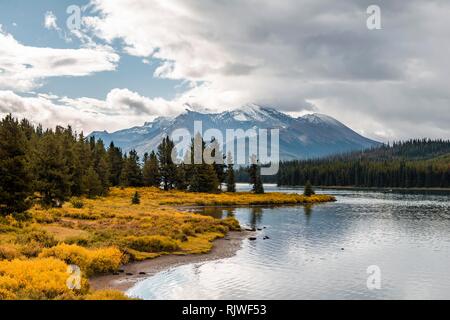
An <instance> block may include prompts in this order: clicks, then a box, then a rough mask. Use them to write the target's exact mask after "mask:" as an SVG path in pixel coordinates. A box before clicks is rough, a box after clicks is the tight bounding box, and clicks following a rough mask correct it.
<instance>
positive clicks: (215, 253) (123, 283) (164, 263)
mask: <svg viewBox="0 0 450 320" xmlns="http://www.w3.org/2000/svg"><path fill="white" fill-rule="evenodd" d="M253 233H254V232H251V231H230V232H229V233H228V234H227V235H226V236H225V237H224V238H220V239H216V240H214V246H213V248H212V250H211V251H210V252H209V253H206V254H190V255H165V256H161V257H158V258H155V259H150V260H145V261H139V262H132V263H129V264H126V265H124V266H123V267H122V269H121V271H122V272H120V273H119V274H116V275H114V274H106V275H99V276H94V277H92V278H91V279H90V280H89V283H90V285H91V288H92V289H95V290H99V289H115V290H120V291H126V290H128V289H129V288H131V287H132V286H133V285H134V284H135V283H136V282H138V281H140V280H143V279H145V278H148V277H150V276H152V275H155V274H156V273H158V272H160V271H163V270H166V269H169V268H173V267H176V266H179V265H183V264H189V263H197V262H203V261H210V260H218V259H223V258H228V257H232V256H234V255H235V254H236V252H237V251H238V250H239V249H240V248H241V246H242V241H243V240H244V239H245V238H247V237H249V236H251V235H252V234H253Z"/></svg>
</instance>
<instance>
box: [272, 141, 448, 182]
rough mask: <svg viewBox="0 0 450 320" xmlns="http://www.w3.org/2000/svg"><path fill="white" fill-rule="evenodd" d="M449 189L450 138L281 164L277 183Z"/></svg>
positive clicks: (407, 142)
mask: <svg viewBox="0 0 450 320" xmlns="http://www.w3.org/2000/svg"><path fill="white" fill-rule="evenodd" d="M308 180H309V181H311V183H312V184H313V185H316V186H355V187H398V188H431V187H437V188H449V187H450V141H445V140H429V139H422V140H409V141H406V142H395V143H394V144H392V145H383V146H381V147H378V148H373V149H370V150H366V151H362V152H354V153H350V154H345V155H337V156H333V157H328V158H325V159H317V160H303V161H300V160H299V161H288V162H282V163H280V170H279V172H278V174H277V181H278V182H277V183H278V185H304V184H305V183H306V182H307V181H308Z"/></svg>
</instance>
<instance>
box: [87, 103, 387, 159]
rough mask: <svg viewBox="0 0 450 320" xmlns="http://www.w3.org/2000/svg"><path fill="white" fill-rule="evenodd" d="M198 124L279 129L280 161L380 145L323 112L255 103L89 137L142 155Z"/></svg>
mask: <svg viewBox="0 0 450 320" xmlns="http://www.w3.org/2000/svg"><path fill="white" fill-rule="evenodd" d="M194 121H201V122H202V127H203V132H204V131H205V130H207V129H209V128H216V129H219V130H220V131H221V132H222V133H223V135H224V137H225V130H226V129H234V130H235V129H243V130H247V129H251V128H254V129H279V136H280V146H279V148H280V159H281V160H292V159H311V158H320V157H324V156H329V155H332V154H339V153H345V152H349V151H357V150H363V149H367V148H371V147H375V146H378V145H380V143H379V142H377V141H374V140H371V139H368V138H365V137H363V136H361V135H360V134H358V133H356V132H355V131H353V130H352V129H350V128H348V127H347V126H345V125H344V124H342V123H341V122H339V121H338V120H336V119H334V118H332V117H330V116H327V115H324V114H319V113H314V114H307V115H304V116H301V117H292V116H290V115H287V114H285V113H283V112H280V111H277V110H276V109H274V108H270V107H262V106H258V105H255V104H249V105H245V106H243V107H241V108H238V109H234V110H231V111H224V112H221V113H206V112H205V113H203V112H197V111H192V110H189V109H187V110H186V111H185V112H183V113H181V114H180V115H178V116H176V117H158V118H156V119H155V120H153V121H151V122H146V123H145V124H144V125H143V126H136V127H132V128H128V129H123V130H119V131H116V132H112V133H109V132H107V131H94V132H92V133H91V134H90V135H89V136H94V137H95V138H96V139H102V140H103V142H104V143H105V144H106V145H109V143H110V142H111V141H113V142H114V144H115V145H116V146H118V147H120V148H122V150H123V151H124V152H128V151H130V150H131V149H135V150H136V151H137V152H138V154H139V155H143V154H144V153H145V152H150V151H151V150H156V147H157V146H158V145H159V143H160V142H161V139H162V138H163V137H165V136H166V135H170V134H171V133H172V132H173V131H174V130H176V129H180V128H186V129H188V130H189V131H190V132H191V133H193V131H194V129H193V128H194Z"/></svg>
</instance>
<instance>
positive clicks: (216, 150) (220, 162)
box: [209, 138, 226, 190]
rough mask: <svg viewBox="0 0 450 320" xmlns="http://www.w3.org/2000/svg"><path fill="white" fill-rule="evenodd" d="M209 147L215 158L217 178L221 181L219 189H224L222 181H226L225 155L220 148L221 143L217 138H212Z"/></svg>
mask: <svg viewBox="0 0 450 320" xmlns="http://www.w3.org/2000/svg"><path fill="white" fill-rule="evenodd" d="M209 148H210V149H211V150H212V151H211V157H212V158H213V159H214V163H213V167H214V171H215V172H216V176H217V180H218V181H219V189H220V190H222V183H224V182H225V178H226V174H225V164H224V160H225V158H226V157H225V156H224V154H223V152H221V150H220V145H219V143H218V142H217V140H216V139H214V138H213V139H212V140H211V143H210V146H209Z"/></svg>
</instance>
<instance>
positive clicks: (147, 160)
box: [142, 151, 161, 188]
mask: <svg viewBox="0 0 450 320" xmlns="http://www.w3.org/2000/svg"><path fill="white" fill-rule="evenodd" d="M142 175H143V181H144V186H150V187H158V188H159V187H160V185H161V175H160V173H159V165H158V157H157V156H156V153H155V152H154V151H152V152H151V153H150V155H149V156H144V167H143V169H142Z"/></svg>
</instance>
